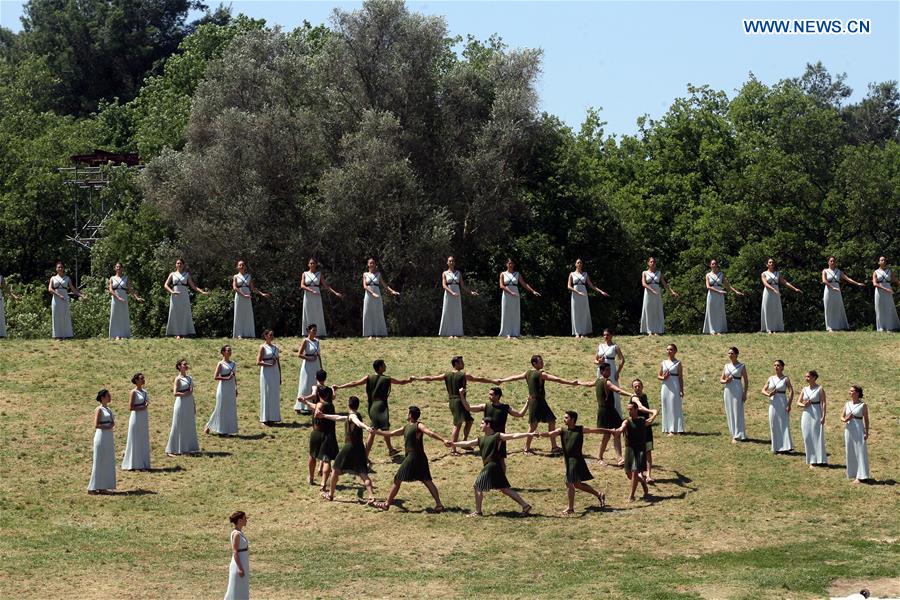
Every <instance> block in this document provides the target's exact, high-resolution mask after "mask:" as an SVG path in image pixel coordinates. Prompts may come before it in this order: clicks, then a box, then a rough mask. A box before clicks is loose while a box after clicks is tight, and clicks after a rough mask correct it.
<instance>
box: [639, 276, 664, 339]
mask: <svg viewBox="0 0 900 600" xmlns="http://www.w3.org/2000/svg"><path fill="white" fill-rule="evenodd" d="M642 276H643V278H644V282H645V283H646V284H647V285H648V286H650V287H651V288H653V291H655V292H656V293H655V294H651V293H650V291H649V290H648V289H647V288H644V302H643V304H642V305H641V333H656V334H660V333H663V332H664V331H665V329H666V324H665V315H664V313H663V301H662V294H661V292H660V290H661V289H662V288H661V287H660V282H661V281H662V273H661V272H659V271H655V272H650V271H644V273H643V275H642Z"/></svg>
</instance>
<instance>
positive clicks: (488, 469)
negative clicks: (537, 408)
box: [447, 417, 540, 517]
mask: <svg viewBox="0 0 900 600" xmlns="http://www.w3.org/2000/svg"><path fill="white" fill-rule="evenodd" d="M481 431H482V433H484V435H483V436H481V437H480V438H478V439H476V440H470V441H468V442H453V441H451V442H448V443H447V445H448V446H450V447H454V446H455V447H457V448H476V447H477V448H478V450H479V453H480V454H481V460H482V462H483V463H484V467H483V468H482V469H481V473H479V474H478V477H476V478H475V485H474V486H473V488H474V490H475V511H474V512H472V513H470V514H469V516H470V517H480V516H481V514H482V513H481V502H482V500H484V493H485V492H488V491H490V490H499V491H500V492H501V493H503V494H506V495H507V496H509V497H510V498H512V499H513V500H515V501H516V502H518V503H519V506H521V507H522V515H527V514H528V513H529V512H531V505H530V504H528V503H527V502H525V500H524V499H523V498H522V496H520V495H519V493H518V492H517V491H515V490H514V489H512V487H511V486H510V485H509V480H508V479H507V478H506V448H505V445H506V442H507V441H508V440H518V439H521V438H532V437H534V436H535V435H540V434H539V433H537V432H536V431H532V432H529V433H500V432H498V431H494V423H493V419H491V418H490V417H485V418H484V419H482V421H481Z"/></svg>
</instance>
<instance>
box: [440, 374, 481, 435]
mask: <svg viewBox="0 0 900 600" xmlns="http://www.w3.org/2000/svg"><path fill="white" fill-rule="evenodd" d="M444 383H445V384H446V385H447V395H448V396H450V414H451V415H453V424H454V425H462V424H463V423H465V422H467V421H468V422H469V423H471V422H472V421H474V419H473V418H472V413H470V412H469V411H467V410H466V409H465V407H464V406H463V403H462V398H460V397H459V388H464V387H466V372H465V371H451V372H449V373H447V374H446V375H444Z"/></svg>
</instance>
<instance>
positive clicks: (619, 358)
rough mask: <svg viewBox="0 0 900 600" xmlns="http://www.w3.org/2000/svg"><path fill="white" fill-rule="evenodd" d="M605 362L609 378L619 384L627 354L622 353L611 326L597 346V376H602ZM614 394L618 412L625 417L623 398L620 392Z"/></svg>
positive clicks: (595, 359)
mask: <svg viewBox="0 0 900 600" xmlns="http://www.w3.org/2000/svg"><path fill="white" fill-rule="evenodd" d="M603 363H609V369H610V373H609V380H610V381H612V382H613V384H615V385H619V377H620V376H621V375H620V373H621V372H622V367H624V366H625V355H624V354H623V353H622V348H621V347H619V345H618V344H616V343H615V342H613V335H612V330H611V329H609V328H606V329H604V330H603V341H602V342H600V344H599V345H598V346H597V354H596V355H595V356H594V364H595V365H597V377H600V365H602V364H603ZM612 394H613V401H614V402H615V406H616V412H617V413H619V416H620V417H623V413H622V400H621V398H620V396H619V392H612ZM623 418H624V417H623Z"/></svg>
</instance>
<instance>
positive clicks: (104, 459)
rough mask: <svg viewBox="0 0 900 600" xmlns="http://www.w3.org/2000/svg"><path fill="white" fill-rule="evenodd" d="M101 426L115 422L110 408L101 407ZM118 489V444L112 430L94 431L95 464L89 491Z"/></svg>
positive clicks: (92, 468)
mask: <svg viewBox="0 0 900 600" xmlns="http://www.w3.org/2000/svg"><path fill="white" fill-rule="evenodd" d="M98 422H99V423H100V424H101V425H109V424H110V423H114V422H115V416H114V415H113V413H112V411H111V410H110V409H109V408H106V407H104V406H101V407H100V418H99V419H98ZM114 489H116V444H115V439H114V438H113V430H112V429H100V428H95V429H94V463H93V465H92V467H91V481H90V483H88V491H89V492H92V491H94V490H114Z"/></svg>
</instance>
